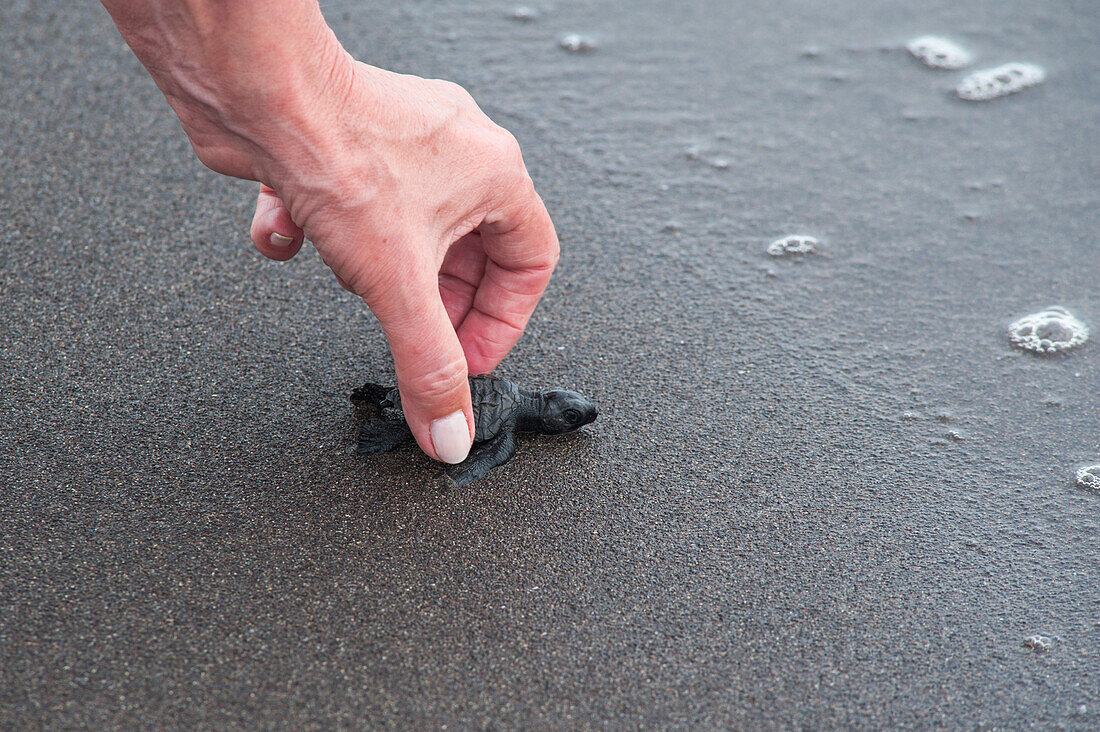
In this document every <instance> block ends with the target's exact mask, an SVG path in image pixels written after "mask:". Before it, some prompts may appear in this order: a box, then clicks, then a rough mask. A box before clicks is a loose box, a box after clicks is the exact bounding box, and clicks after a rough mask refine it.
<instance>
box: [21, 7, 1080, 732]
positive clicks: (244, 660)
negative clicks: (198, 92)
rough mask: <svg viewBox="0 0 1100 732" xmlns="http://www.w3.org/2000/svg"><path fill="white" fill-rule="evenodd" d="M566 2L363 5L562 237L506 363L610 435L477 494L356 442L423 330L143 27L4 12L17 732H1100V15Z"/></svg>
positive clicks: (395, 65) (363, 20) (524, 445)
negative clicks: (171, 89) (1011, 83)
mask: <svg viewBox="0 0 1100 732" xmlns="http://www.w3.org/2000/svg"><path fill="white" fill-rule="evenodd" d="M516 7H518V5H515V6H514V5H512V4H508V3H503V4H494V3H469V2H451V1H447V0H441V1H436V0H433V1H432V2H427V1H419V0H417V1H414V2H403V3H378V2H350V1H328V0H326V2H325V3H324V8H325V10H326V13H327V15H328V17H329V18H330V19H331V21H332V23H333V24H334V26H335V29H336V32H337V33H338V35H339V36H340V38H341V39H342V40H343V41H344V43H345V44H346V45H347V47H348V49H349V51H351V52H352V53H353V54H355V55H356V56H357V57H359V58H363V59H369V60H370V61H372V62H374V63H377V64H379V65H382V66H385V67H388V68H392V69H395V70H397V71H401V72H407V73H415V74H420V75H424V76H436V77H444V78H448V79H453V80H455V81H457V82H459V83H461V84H463V85H464V86H466V87H467V88H468V89H470V91H471V92H472V93H473V95H474V96H475V98H476V99H477V100H478V102H479V103H480V104H481V105H482V106H483V107H484V109H485V110H486V111H487V113H488V114H489V115H490V116H492V117H493V118H494V119H495V120H496V121H498V122H499V123H501V124H502V125H504V126H506V127H507V128H508V129H510V130H511V131H512V132H514V133H515V134H516V136H517V137H518V139H519V140H520V142H521V143H522V145H523V149H524V155H525V160H526V161H527V163H528V165H529V167H530V170H531V173H532V176H533V178H534V180H535V182H536V184H537V186H538V189H539V191H540V193H541V194H542V196H543V197H544V198H545V200H546V202H547V206H548V208H549V210H550V211H551V213H552V215H553V216H554V220H555V222H556V224H557V227H558V232H559V234H560V237H561V241H562V248H563V255H562V259H561V264H560V266H559V269H558V271H557V273H556V276H555V278H554V280H553V282H552V284H551V286H550V288H549V289H548V291H547V293H546V296H545V299H544V300H543V303H542V305H541V306H540V308H539V310H538V312H537V313H536V314H535V317H534V319H533V320H532V322H531V325H530V327H529V329H528V332H527V334H526V335H525V337H524V338H523V340H522V341H521V342H520V344H519V346H518V347H517V348H516V349H515V351H514V352H513V354H512V355H511V356H510V357H509V359H508V360H507V361H506V362H505V364H504V365H503V367H502V369H501V370H500V373H501V374H502V375H504V376H507V377H508V378H511V379H513V380H515V381H517V382H520V383H523V384H526V385H531V386H532V387H544V388H553V387H557V386H563V387H567V388H574V389H577V390H579V391H582V392H583V393H585V394H586V395H590V396H591V397H592V398H593V399H594V400H595V401H596V402H597V403H599V405H600V419H599V420H598V421H597V422H595V423H593V424H592V425H589V426H588V427H586V428H585V430H583V431H581V432H580V433H578V434H576V435H573V436H571V437H562V438H560V439H552V440H521V444H520V449H519V452H518V455H517V457H516V459H515V460H514V461H513V462H511V463H509V465H508V466H507V468H506V469H502V470H499V471H495V472H494V473H493V474H492V475H491V476H489V477H488V478H487V479H486V480H485V481H483V482H482V483H479V484H478V485H477V486H476V488H475V489H471V490H466V491H458V492H455V493H454V494H452V495H449V496H439V495H437V494H435V493H433V492H432V491H430V490H428V489H427V484H428V481H429V480H430V478H431V476H432V475H434V473H435V468H434V467H433V466H432V465H431V464H430V463H429V461H427V460H426V459H425V458H423V457H421V456H420V455H418V454H417V453H416V452H415V451H414V450H410V451H403V452H397V453H394V454H391V455H387V456H383V457H382V458H381V459H378V460H370V461H365V460H362V459H358V458H354V457H352V456H348V455H347V454H346V448H347V446H348V445H349V444H350V443H351V441H352V440H353V438H354V435H355V432H356V428H357V426H358V425H357V423H356V421H355V416H354V413H353V411H352V408H351V405H349V404H348V402H347V395H348V393H349V392H350V391H351V390H352V389H353V388H354V387H356V386H357V385H359V384H361V383H362V382H363V381H366V380H372V381H379V382H388V381H390V380H391V379H392V366H391V362H390V360H389V356H388V352H387V349H386V345H385V340H384V337H383V335H382V333H381V332H380V330H379V328H378V325H377V323H376V322H375V320H374V319H373V318H372V317H371V316H370V315H369V314H368V313H366V312H365V311H364V308H363V307H362V304H361V303H359V302H357V301H356V299H355V298H354V297H352V296H350V295H348V294H346V293H344V292H343V291H342V290H341V289H340V288H339V287H338V286H337V285H336V284H335V282H334V281H333V279H332V277H331V275H330V274H329V273H328V272H327V271H326V269H325V268H324V266H323V265H322V263H321V262H320V261H319V260H318V258H317V256H316V255H315V254H314V253H313V252H312V250H310V249H309V248H307V249H306V250H304V251H303V252H302V254H301V255H299V256H298V257H296V258H295V259H294V260H292V261H291V262H289V263H288V264H285V265H279V264H275V263H272V262H269V261H265V260H263V259H262V258H261V257H259V256H258V255H257V254H256V252H255V251H254V249H253V248H252V247H251V245H250V244H249V242H248V224H249V221H250V218H251V207H252V204H253V202H254V193H255V190H254V185H253V184H249V183H242V182H238V181H232V180H228V179H223V178H218V177H217V176H214V175H213V174H211V173H209V171H207V170H205V169H204V168H203V167H202V166H201V164H199V163H198V162H197V161H196V160H195V159H194V155H193V153H192V152H191V150H190V147H189V145H188V144H187V141H186V140H185V139H184V138H183V137H182V136H181V134H180V132H179V125H178V123H177V122H176V121H175V120H174V119H173V118H172V117H171V115H170V113H169V112H168V110H167V105H166V104H165V103H164V101H163V99H162V98H161V97H160V95H159V93H158V92H157V91H156V89H155V88H154V87H153V84H152V83H151V81H150V80H149V79H148V77H147V75H146V73H145V72H144V71H143V69H142V68H141V67H140V65H139V64H138V63H137V62H136V61H135V60H134V58H133V57H132V55H131V54H130V53H129V52H128V51H127V50H126V49H125V48H123V47H122V45H121V43H120V41H119V39H118V35H117V33H116V31H115V30H114V29H113V27H112V26H111V25H110V23H109V21H108V19H107V17H106V15H105V14H104V13H103V11H102V10H101V9H100V8H99V7H98V6H97V5H96V4H95V3H78V4H72V6H71V7H67V8H66V10H65V12H57V11H56V9H55V8H52V7H51V5H50V4H49V3H33V2H29V1H27V0H15V1H14V2H8V3H4V4H3V6H2V7H0V40H2V41H3V47H4V49H5V52H4V54H2V56H0V78H2V79H3V83H2V84H0V123H2V124H0V150H2V151H3V156H2V160H3V166H4V175H2V176H0V207H2V210H3V213H4V217H5V225H4V227H3V231H2V233H0V241H2V249H0V251H2V253H3V256H2V257H0V291H2V293H3V299H4V308H3V311H2V314H0V330H2V332H0V349H2V352H3V357H2V358H0V382H2V383H3V385H4V388H3V389H2V390H0V404H2V409H0V414H3V416H4V418H3V419H0V485H3V486H4V487H5V490H4V491H2V494H3V495H2V497H0V549H2V553H0V556H2V557H3V561H0V601H2V607H3V612H2V613H0V638H2V640H3V642H2V643H0V654H2V656H3V657H2V659H0V660H2V663H0V669H3V671H2V674H3V681H4V683H3V684H2V685H0V688H2V689H3V691H2V693H3V695H4V698H3V703H2V704H0V728H3V729H25V728H40V727H46V728H68V727H84V728H95V729H112V728H133V727H155V728H171V729H194V728H203V727H210V728H270V729H325V728H332V727H340V726H347V727H353V728H375V727H378V728H382V727H396V728H414V729H428V728H441V727H443V726H444V725H445V726H447V728H448V729H481V728H500V729H532V728H534V729H560V728H570V727H578V728H594V727H595V728H599V727H603V728H609V729H632V728H640V727H644V728H653V729H663V728H687V729H728V728H737V729H789V728H864V729H883V728H897V727H902V728H928V727H933V726H937V725H939V726H943V727H948V728H987V729H988V728H1003V729H1013V728H1019V727H1022V726H1034V727H1036V728H1041V729H1046V728H1065V729H1071V730H1078V729H1079V730H1091V729H1096V728H1097V727H1098V726H1100V692H1098V689H1097V684H1096V682H1095V679H1097V678H1100V625H1098V624H1097V617H1098V608H1097V604H1096V603H1097V591H1096V588H1097V587H1100V542H1098V541H1097V537H1098V528H1100V527H1098V521H1100V493H1098V492H1097V491H1095V490H1094V489H1091V488H1089V487H1088V486H1086V485H1084V484H1079V483H1078V478H1077V471H1078V470H1080V469H1082V468H1084V467H1087V466H1092V465H1096V464H1098V463H1100V419H1098V418H1097V415H1098V414H1100V401H1098V400H1100V396H1098V395H1100V388H1098V387H1100V382H1098V373H1100V371H1098V362H1097V359H1098V358H1100V347H1098V346H1097V342H1096V337H1095V332H1096V328H1097V327H1098V324H1100V293H1098V290H1097V287H1096V273H1097V272H1098V271H1100V255H1098V253H1097V247H1096V246H1095V238H1096V231H1097V229H1098V226H1100V220H1098V214H1097V212H1098V211H1100V200H1098V194H1097V191H1098V190H1100V186H1098V185H1097V180H1096V171H1097V170H1098V169H1100V165H1098V163H1100V160H1098V157H1097V155H1098V153H1097V147H1096V144H1095V142H1096V140H1097V139H1100V130H1098V129H1097V125H1098V122H1097V121H1098V120H1100V95H1097V94H1096V88H1095V79H1096V78H1098V76H1100V68H1098V66H1100V59H1098V57H1097V54H1096V52H1095V41H1096V38H1098V37H1100V27H1098V21H1097V17H1098V16H1097V11H1096V6H1095V3H1093V2H1082V1H1080V0H1070V1H1068V2H1064V3H1028V2H1023V1H1022V0H1002V1H998V2H974V3H967V4H965V5H964V4H960V3H957V2H939V1H938V0H932V1H931V2H926V3H921V4H919V5H914V4H913V3H901V2H894V1H892V0H888V1H887V2H883V3H872V4H868V3H856V2H854V1H853V0H834V1H831V2H824V3H822V2H808V1H806V2H799V3H794V2H776V3H747V2H738V3H714V2H709V1H708V2H704V1H703V0H686V2H681V3H677V4H675V7H673V6H672V5H670V4H669V3H667V2H656V0H640V1H639V2H635V3H630V4H629V6H627V5H625V4H623V3H621V2H610V1H609V0H593V1H592V2H586V3H579V2H559V3H553V6H552V7H551V6H550V5H546V6H544V5H543V4H537V5H531V6H530V7H532V8H534V9H535V10H536V11H537V12H535V13H533V14H525V15H531V16H532V17H530V18H525V19H524V20H522V21H519V20H517V19H515V17H514V11H515V8H516ZM571 34H576V35H579V36H581V37H583V38H590V39H595V40H597V41H598V43H597V48H596V49H595V50H594V51H593V52H589V53H571V52H570V51H569V50H567V49H565V48H562V47H561V45H560V41H561V39H562V38H565V37H567V36H569V35H571ZM929 35H933V36H939V37H943V38H947V39H950V40H951V41H952V42H954V43H956V44H958V46H959V47H960V48H963V49H965V50H966V52H967V53H969V54H972V55H973V57H974V58H973V64H971V65H970V66H967V67H966V68H964V69H959V70H946V69H938V68H930V67H928V66H926V65H925V64H924V63H922V62H921V61H920V60H919V59H917V58H914V57H913V55H912V54H911V53H910V52H909V51H908V50H907V48H906V44H907V43H908V42H909V41H911V40H912V39H914V38H920V37H921V36H929ZM1008 63H1028V64H1034V65H1037V66H1039V67H1041V68H1042V69H1044V71H1045V79H1044V81H1043V82H1042V83H1041V84H1038V85H1035V86H1032V87H1029V88H1027V89H1023V90H1021V91H1020V92H1018V93H1014V94H1010V95H1006V96H1001V97H998V98H994V99H990V100H988V101H981V102H971V101H966V100H963V99H960V98H959V97H958V95H957V93H956V88H957V87H958V85H959V83H960V82H961V80H962V79H963V78H964V77H965V76H966V75H967V74H969V73H973V72H975V71H980V70H983V69H991V68H996V67H998V66H1002V65H1004V64H1008ZM789 235H799V236H812V237H814V238H815V239H816V240H818V241H819V242H820V243H821V246H820V247H819V248H818V249H817V250H816V251H814V252H812V253H807V254H801V255H790V256H780V257H774V256H770V255H769V254H768V252H767V248H768V246H769V244H771V243H772V242H774V241H776V240H778V239H781V238H782V237H786V236H789ZM1052 306H1057V307H1060V308H1064V309H1065V311H1066V312H1067V313H1071V314H1072V315H1073V317H1074V318H1076V319H1077V320H1078V321H1080V322H1081V323H1082V324H1083V325H1085V326H1088V327H1091V329H1092V332H1093V333H1094V335H1093V337H1092V338H1091V339H1089V340H1086V341H1084V342H1082V343H1080V344H1078V345H1075V346H1073V347H1072V348H1067V349H1063V350H1057V351H1055V352H1052V353H1048V352H1042V353H1040V352H1036V351H1030V350H1027V349H1026V348H1022V347H1019V346H1017V345H1014V344H1013V342H1012V340H1011V339H1010V336H1009V328H1010V326H1011V325H1012V323H1014V322H1015V321H1016V320H1018V319H1019V318H1022V317H1025V316H1027V315H1029V314H1034V313H1039V312H1042V311H1044V310H1046V309H1048V308H1050V307H1052ZM1046 332H1047V331H1045V330H1044V333H1046ZM1052 332H1053V331H1052ZM1059 332H1060V331H1059ZM1054 335H1058V333H1054ZM1048 340H1049V339H1048ZM1040 341H1041V339H1040ZM1052 343H1053V341H1052ZM1086 480H1087V479H1086ZM1033 637H1041V638H1044V639H1050V640H1051V642H1050V643H1049V644H1047V646H1048V647H1047V649H1046V650H1044V651H1041V652H1040V651H1039V650H1038V649H1037V648H1036V647H1033V646H1027V645H1025V644H1024V643H1025V640H1026V639H1029V638H1033Z"/></svg>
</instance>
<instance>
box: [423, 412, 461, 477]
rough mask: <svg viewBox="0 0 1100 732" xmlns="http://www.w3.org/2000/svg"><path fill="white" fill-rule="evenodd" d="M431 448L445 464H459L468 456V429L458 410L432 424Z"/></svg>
mask: <svg viewBox="0 0 1100 732" xmlns="http://www.w3.org/2000/svg"><path fill="white" fill-rule="evenodd" d="M431 434H432V446H433V447H435V454H436V455H438V456H439V459H440V460H442V461H443V462H445V463H451V464H452V465H453V464H455V463H460V462H462V461H463V460H465V459H466V456H467V455H469V454H470V428H469V427H468V426H467V425H466V415H465V414H464V413H463V412H462V410H459V411H457V412H455V413H454V414H448V415H447V416H446V417H440V418H439V419H437V420H436V421H434V422H432V428H431Z"/></svg>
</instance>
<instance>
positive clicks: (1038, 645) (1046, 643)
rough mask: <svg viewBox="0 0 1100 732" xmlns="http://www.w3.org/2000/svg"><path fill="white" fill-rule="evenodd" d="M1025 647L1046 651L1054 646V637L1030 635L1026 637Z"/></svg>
mask: <svg viewBox="0 0 1100 732" xmlns="http://www.w3.org/2000/svg"><path fill="white" fill-rule="evenodd" d="M1024 647H1025V648H1030V649H1032V650H1033V651H1037V652H1039V653H1045V652H1047V651H1049V650H1050V649H1051V648H1053V647H1054V639H1053V638H1051V637H1050V636H1047V635H1029V636H1028V637H1027V638H1024Z"/></svg>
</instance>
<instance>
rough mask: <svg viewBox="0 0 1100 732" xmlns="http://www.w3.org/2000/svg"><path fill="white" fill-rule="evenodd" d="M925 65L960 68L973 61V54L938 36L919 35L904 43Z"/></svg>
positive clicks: (936, 67) (939, 67) (940, 67)
mask: <svg viewBox="0 0 1100 732" xmlns="http://www.w3.org/2000/svg"><path fill="white" fill-rule="evenodd" d="M905 47H906V48H907V49H909V53H911V54H913V55H914V56H916V57H917V58H919V59H920V60H921V61H923V62H924V64H925V65H926V66H931V67H932V68H934V69H961V68H963V67H964V66H969V65H970V64H972V63H974V54H972V53H970V51H967V50H966V49H965V48H963V47H961V46H959V45H958V44H956V43H954V42H953V41H949V40H947V39H946V38H942V37H940V36H921V37H920V38H914V39H913V40H911V41H909V42H908V43H906V44H905Z"/></svg>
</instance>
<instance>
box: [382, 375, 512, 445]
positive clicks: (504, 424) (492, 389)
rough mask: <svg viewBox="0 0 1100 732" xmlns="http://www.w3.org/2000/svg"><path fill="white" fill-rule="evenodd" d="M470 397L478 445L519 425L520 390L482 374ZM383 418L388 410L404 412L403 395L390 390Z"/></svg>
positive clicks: (472, 380) (472, 384)
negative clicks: (402, 409) (516, 420)
mask: <svg viewBox="0 0 1100 732" xmlns="http://www.w3.org/2000/svg"><path fill="white" fill-rule="evenodd" d="M470 397H471V400H472V402H473V408H474V443H475V444H476V443H478V442H485V441H486V440H491V439H493V438H494V437H496V436H497V435H499V434H500V433H501V432H504V431H505V430H506V429H511V428H512V427H511V426H510V425H514V424H515V417H516V410H517V408H518V407H519V388H518V387H517V386H516V385H515V384H514V383H512V382H511V381H508V380H507V379H501V378H498V377H496V376H489V375H488V374H481V375H480V376H471V377H470ZM379 406H380V407H382V409H383V414H385V411H386V410H387V409H393V410H395V411H397V412H400V410H401V392H400V391H398V390H397V388H396V387H395V388H393V389H390V390H389V391H388V392H387V393H386V396H385V398H384V400H383V402H382V403H381V404H380V405H379Z"/></svg>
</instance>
